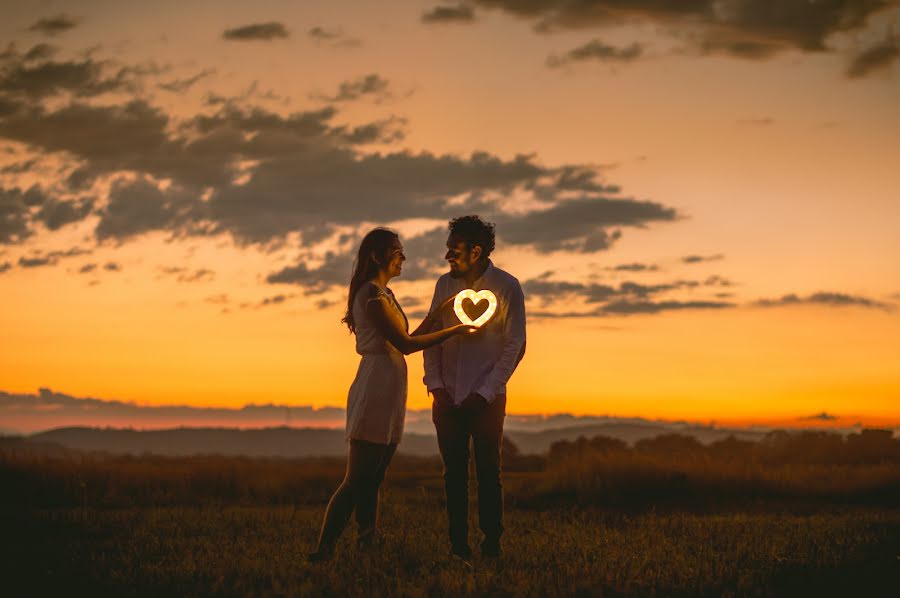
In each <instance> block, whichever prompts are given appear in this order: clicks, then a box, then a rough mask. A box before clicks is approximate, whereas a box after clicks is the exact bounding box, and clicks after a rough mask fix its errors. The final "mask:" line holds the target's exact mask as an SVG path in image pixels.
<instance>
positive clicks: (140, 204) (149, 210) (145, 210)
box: [94, 179, 200, 241]
mask: <svg viewBox="0 0 900 598" xmlns="http://www.w3.org/2000/svg"><path fill="white" fill-rule="evenodd" d="M199 201H200V200H199V198H198V197H197V196H196V195H195V194H193V193H190V192H188V191H183V190H178V189H172V188H171V187H170V188H169V189H167V190H165V191H163V190H160V189H159V187H157V186H156V185H155V184H154V183H152V182H150V181H148V180H145V179H137V180H134V181H127V180H124V179H117V180H116V181H114V182H113V185H112V187H111V189H110V192H109V202H108V204H107V205H106V206H105V207H104V208H103V209H102V210H100V212H99V214H100V222H99V223H98V224H97V228H96V230H95V231H94V234H95V235H96V237H97V239H98V240H100V241H103V240H106V239H117V240H123V239H127V238H129V237H133V236H137V235H141V234H143V233H146V232H150V231H155V230H168V231H171V232H181V231H184V230H185V229H186V228H188V227H189V225H190V223H191V221H192V220H193V217H194V212H195V211H196V210H197V206H198V204H199Z"/></svg>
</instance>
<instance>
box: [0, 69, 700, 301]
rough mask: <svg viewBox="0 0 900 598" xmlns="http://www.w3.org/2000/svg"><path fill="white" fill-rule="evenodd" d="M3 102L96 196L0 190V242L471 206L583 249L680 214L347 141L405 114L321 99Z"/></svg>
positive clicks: (264, 238)
mask: <svg viewBox="0 0 900 598" xmlns="http://www.w3.org/2000/svg"><path fill="white" fill-rule="evenodd" d="M16 60H17V59H16ZM52 64H54V65H56V64H57V63H52ZM98 64H99V63H98ZM29 68H30V67H29ZM137 70H138V69H137V67H123V68H122V69H120V71H124V72H127V73H134V72H137ZM98 77H101V78H100V79H99V80H101V81H102V80H104V79H102V76H100V75H98ZM94 79H97V77H95V78H94ZM80 81H82V84H80V85H81V86H82V87H84V86H87V87H88V88H90V87H91V86H92V85H93V84H92V83H90V82H88V83H84V81H90V79H89V78H88V79H85V78H82V79H80ZM385 83H386V80H384V79H382V78H381V77H379V76H378V75H374V76H367V77H364V78H360V79H358V80H356V81H355V82H353V81H351V82H350V85H348V86H347V87H345V88H344V89H342V90H339V91H338V96H340V95H341V94H343V97H348V98H349V97H352V96H354V95H365V94H368V93H375V92H377V91H378V90H384V89H385ZM77 88H78V87H75V88H73V89H77ZM17 89H23V87H22V86H21V85H20V86H19V87H18V88H17ZM35 89H37V88H35ZM41 89H43V91H40V92H39V93H38V92H33V93H36V94H37V96H38V97H39V98H40V99H46V98H48V97H50V96H49V95H47V94H57V92H58V91H59V89H61V88H60V87H59V86H57V87H52V86H49V87H48V86H45V87H44V88H41ZM73 95H74V96H77V95H78V94H77V93H73ZM335 97H337V96H335ZM8 98H9V95H6V96H4V95H0V103H2V102H3V101H4V100H7V101H8V104H6V105H4V106H0V137H2V138H5V139H6V140H11V141H16V142H19V143H22V144H25V145H27V146H28V147H29V149H30V150H31V151H33V152H36V153H41V154H43V155H56V156H59V157H61V158H63V159H64V160H65V161H66V163H67V164H68V166H67V170H65V171H63V172H65V173H67V174H65V179H64V181H61V182H64V183H65V184H67V185H68V186H69V189H70V190H73V191H78V190H80V189H83V188H86V187H88V186H92V187H93V188H94V189H96V188H98V187H99V188H108V191H107V192H104V193H102V194H101V195H100V196H98V197H93V198H86V197H82V198H79V199H66V200H65V201H63V200H60V199H53V200H47V199H46V198H41V199H40V201H37V200H36V199H29V197H28V196H29V194H33V192H34V193H40V189H37V191H35V190H34V189H30V190H29V191H28V192H22V191H21V190H18V189H15V190H10V191H5V192H3V195H0V202H2V203H0V206H2V209H0V240H3V241H4V242H7V243H9V242H19V241H20V240H22V239H24V238H26V237H27V236H28V235H29V234H32V229H31V223H32V219H33V222H43V223H44V224H45V226H47V227H48V228H50V227H53V226H57V227H60V226H64V225H65V224H66V223H69V222H75V221H78V220H79V219H83V218H86V217H87V216H88V215H89V214H90V215H96V216H97V217H98V221H97V224H96V228H95V229H94V236H95V238H96V240H97V241H98V242H101V243H102V242H106V241H115V242H124V241H127V240H129V239H133V238H137V237H139V236H140V235H143V234H145V233H149V232H153V231H161V232H164V233H166V234H168V235H170V236H171V238H180V237H187V236H191V235H197V236H213V235H228V236H230V237H231V239H233V240H234V241H235V242H236V243H238V244H240V245H248V244H259V245H262V246H269V245H272V244H278V243H283V242H284V241H285V240H286V239H287V236H288V235H289V234H293V233H300V239H301V243H302V244H303V245H304V246H305V247H309V246H310V245H311V244H312V243H314V242H317V241H320V240H324V239H326V238H327V237H328V236H329V235H331V234H333V233H335V232H336V231H338V230H339V229H340V228H342V227H344V228H347V227H349V228H353V227H358V226H359V225H360V224H361V223H370V222H399V221H406V220H412V219H427V220H432V221H440V220H444V221H446V220H447V219H449V218H451V217H454V216H458V215H460V214H463V213H478V214H480V215H482V216H483V217H485V218H486V219H488V220H490V221H493V222H495V223H496V224H497V227H498V229H497V230H498V239H499V241H500V243H502V244H508V245H517V246H520V247H527V248H531V249H533V250H535V251H538V252H542V253H551V252H582V253H590V252H597V251H602V250H605V249H608V248H609V247H611V246H612V245H613V244H614V243H615V242H616V241H617V240H618V239H620V238H621V236H622V235H623V229H624V228H627V227H635V228H646V227H648V226H650V225H651V224H654V223H657V222H671V221H675V220H677V219H679V218H681V217H682V216H681V215H680V214H679V213H677V211H676V210H675V209H673V208H670V207H667V206H665V205H664V204H662V203H659V202H655V201H650V200H638V199H634V198H630V197H627V196H622V194H621V192H620V189H619V187H617V186H615V185H611V184H608V183H606V182H605V181H603V180H602V177H601V173H600V171H599V170H598V169H597V168H596V167H594V166H590V165H584V164H562V165H557V166H548V165H544V164H542V163H541V162H540V161H539V160H538V159H537V157H536V156H534V155H525V154H520V155H516V156H514V157H511V158H503V157H500V156H497V155H495V154H492V153H490V152H486V151H476V152H472V153H471V154H469V155H466V156H462V155H454V154H435V153H431V152H426V151H420V152H412V151H410V150H402V151H376V152H371V151H368V152H367V151H364V150H363V149H361V148H360V146H362V145H365V144H370V143H389V142H391V141H396V140H398V139H401V138H403V135H404V134H405V125H406V121H405V119H402V118H399V117H391V118H388V119H383V120H380V121H375V122H368V123H354V124H336V123H335V120H336V117H337V114H338V111H337V110H336V109H335V107H334V106H326V107H324V108H321V109H317V110H308V111H300V112H291V113H286V114H282V113H278V112H274V111H271V110H268V109H265V108H262V107H260V106H254V105H246V104H245V103H243V101H238V100H236V99H235V98H225V99H224V100H223V101H222V102H221V103H217V104H215V106H214V108H213V109H212V110H211V111H210V110H204V111H202V112H199V113H196V114H194V115H192V116H188V117H182V118H179V119H175V118H173V117H170V115H169V114H168V113H167V112H166V111H164V110H163V109H162V108H160V107H157V106H154V105H152V104H150V103H149V102H148V101H147V100H145V99H131V100H125V101H121V102H117V103H115V104H111V105H101V104H94V103H90V104H89V103H86V102H83V101H80V100H78V99H77V97H75V98H68V99H67V100H66V99H63V98H54V99H58V100H60V101H54V102H43V101H38V102H24V101H15V100H8ZM332 99H334V98H332ZM98 181H99V182H98ZM95 183H96V185H95ZM520 199H521V200H523V201H519V200H520ZM29 202H31V203H29ZM520 206H522V207H525V211H523V209H522V207H520ZM35 208H36V209H35ZM511 208H518V209H516V211H510V210H511ZM445 234H446V233H445V231H443V230H442V229H441V228H435V229H433V230H431V231H429V232H428V233H427V234H422V235H417V236H414V237H411V238H409V239H405V240H404V242H408V243H409V244H410V246H411V247H417V246H418V250H420V251H421V253H417V255H420V256H422V257H420V258H418V259H416V260H410V262H409V263H408V264H407V265H408V268H407V271H408V273H409V275H410V276H411V277H412V279H416V278H425V277H428V276H431V275H433V273H434V272H435V268H439V267H440V265H441V264H442V262H441V261H440V256H441V255H443V241H444V237H445ZM350 263H352V256H350V255H349V254H346V253H343V252H332V254H331V255H326V256H324V258H321V257H320V258H319V259H318V260H316V259H312V258H309V257H308V256H307V257H304V258H303V259H302V260H300V261H299V263H297V264H294V265H292V266H289V267H287V268H284V269H282V270H281V271H278V272H273V273H270V274H269V275H268V279H267V280H268V281H269V282H272V283H292V284H299V285H301V286H305V287H307V292H319V291H321V289H322V288H323V285H325V288H327V287H328V286H329V285H330V286H335V285H342V284H345V283H346V277H347V276H348V275H349V272H348V270H349V264H350Z"/></svg>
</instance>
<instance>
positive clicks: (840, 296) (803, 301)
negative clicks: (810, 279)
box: [754, 291, 894, 311]
mask: <svg viewBox="0 0 900 598" xmlns="http://www.w3.org/2000/svg"><path fill="white" fill-rule="evenodd" d="M754 305H756V306H759V307H781V306H789V305H825V306H829V307H844V306H856V307H868V308H873V309H882V310H885V311H892V310H893V309H894V306H893V305H891V304H889V303H883V302H881V301H877V300H875V299H869V298H868V297H861V296H858V295H848V294H845V293H832V292H825V291H820V292H818V293H813V294H811V295H807V296H806V297H800V296H798V295H796V294H794V293H791V294H788V295H782V296H781V297H780V298H778V299H759V300H758V301H756V302H754Z"/></svg>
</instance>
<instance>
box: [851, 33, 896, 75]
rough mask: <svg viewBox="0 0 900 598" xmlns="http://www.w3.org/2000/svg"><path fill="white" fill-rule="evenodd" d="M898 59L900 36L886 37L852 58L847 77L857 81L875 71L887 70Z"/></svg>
mask: <svg viewBox="0 0 900 598" xmlns="http://www.w3.org/2000/svg"><path fill="white" fill-rule="evenodd" d="M898 57H900V36H890V37H887V38H885V39H883V40H882V41H880V42H879V43H877V44H875V45H874V46H870V47H869V48H866V49H865V50H863V51H862V52H860V53H859V54H857V55H856V56H854V57H853V61H852V62H851V63H850V66H849V67H847V76H848V77H849V78H851V79H859V78H861V77H865V76H867V75H869V74H871V73H874V72H877V71H883V70H887V69H888V68H890V66H891V65H892V64H893V63H894V61H895V60H897V58H898Z"/></svg>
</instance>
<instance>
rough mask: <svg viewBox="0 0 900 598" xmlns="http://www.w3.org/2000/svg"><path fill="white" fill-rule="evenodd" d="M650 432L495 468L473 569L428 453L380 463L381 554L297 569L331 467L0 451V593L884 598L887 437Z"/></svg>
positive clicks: (895, 495) (311, 541) (896, 463)
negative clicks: (690, 440) (714, 445)
mask: <svg viewBox="0 0 900 598" xmlns="http://www.w3.org/2000/svg"><path fill="white" fill-rule="evenodd" d="M663 440H664V441H660V442H659V443H657V445H653V444H645V445H643V446H638V447H635V448H634V449H631V448H627V447H623V446H621V445H616V444H615V443H610V442H607V441H604V440H597V439H595V441H585V442H577V443H569V444H560V445H557V446H556V447H555V448H554V449H553V451H552V452H551V454H550V455H549V456H545V457H528V458H522V459H520V460H516V458H514V455H510V458H509V459H507V458H506V457H504V459H505V460H504V467H505V472H504V476H503V480H504V489H505V498H506V513H505V516H504V525H505V527H506V534H505V535H504V541H503V548H504V555H503V557H502V558H501V559H500V560H499V561H496V560H491V559H484V558H481V557H480V556H478V555H477V551H476V557H475V559H474V560H473V563H472V564H471V566H470V565H467V564H465V563H462V562H460V561H458V560H454V559H450V558H449V557H448V550H449V545H448V539H447V533H446V516H445V512H444V500H443V486H442V480H441V476H440V462H439V460H438V459H436V458H414V457H406V456H403V455H398V456H397V458H396V459H395V461H394V462H393V463H392V465H391V468H390V469H389V471H388V476H387V480H386V482H385V486H384V489H383V491H382V509H381V526H380V529H381V532H382V542H381V543H380V545H378V546H377V547H376V550H375V551H372V552H360V551H359V549H357V548H356V546H355V542H354V539H355V529H354V528H353V525H354V524H352V523H351V525H350V526H349V527H348V529H347V531H346V532H345V534H344V536H343V538H342V539H341V542H340V544H339V546H338V550H337V558H336V559H335V561H333V562H330V563H323V564H315V565H310V564H307V563H306V562H305V556H306V554H307V553H308V552H310V551H312V550H313V548H314V545H315V541H316V537H317V535H318V532H319V526H320V525H321V522H322V516H323V514H324V510H325V503H326V502H327V500H328V498H329V496H330V495H331V492H332V491H333V490H334V488H335V487H336V486H337V484H338V483H339V481H340V478H341V477H342V474H343V467H344V460H343V459H336V458H319V459H250V458H240V457H183V458H176V457H157V456H149V455H147V456H140V457H133V456H132V457H129V456H110V455H99V454H83V453H76V452H67V451H61V452H60V451H57V452H55V453H49V454H48V453H46V452H44V453H42V452H34V451H29V450H26V449H25V445H22V444H16V445H10V446H12V447H13V448H12V449H10V448H9V447H7V449H6V450H3V447H0V489H2V492H0V529H2V531H3V533H2V536H0V537H2V542H0V576H2V577H0V579H2V582H0V583H2V585H0V587H2V594H3V595H4V596H60V595H72V594H76V595H116V596H335V595H337V596H467V595H474V596H488V595H490V596H618V595H639V596H645V595H646V596H805V595H840V596H847V595H854V596H856V595H858V596H896V595H897V588H900V459H898V455H897V444H896V443H897V441H896V440H892V439H889V438H887V439H882V440H883V441H884V442H883V448H884V450H883V451H882V452H878V451H874V450H870V449H871V448H872V447H871V446H870V445H866V446H864V447H863V448H865V449H866V450H865V452H862V451H858V452H857V453H856V456H853V455H850V454H849V453H848V452H847V451H846V450H845V449H846V447H847V446H851V445H836V447H837V449H838V450H836V452H835V451H832V452H831V453H829V452H827V451H825V452H822V451H820V450H819V449H818V448H817V449H816V450H815V451H813V450H810V451H807V452H803V451H802V450H801V451H798V450H795V449H793V448H792V449H790V450H789V451H787V452H784V453H782V454H772V453H771V450H772V449H771V447H769V448H767V447H765V446H750V445H747V446H735V447H732V448H733V449H734V450H732V451H731V452H730V453H726V452H725V451H723V450H719V451H718V452H717V451H716V450H712V449H709V448H702V447H701V448H698V447H696V446H690V445H688V446H687V447H686V448H684V447H683V449H684V450H676V449H677V446H676V447H675V449H673V443H676V444H677V443H679V442H683V440H679V439H677V438H669V439H668V440H665V439H663ZM781 440H784V439H781ZM788 440H790V439H788ZM814 440H816V439H815V438H814ZM825 440H827V441H828V442H832V440H830V439H827V438H825ZM820 441H822V438H819V439H818V440H816V442H817V443H819V444H816V445H815V446H820V445H821V442H820ZM879 442H881V441H879ZM654 446H656V448H654ZM872 446H874V445H872ZM866 447H868V448H866ZM851 448H852V446H851ZM735 450H739V451H742V452H740V453H736V452H735ZM767 451H768V452H767ZM788 457H789V458H788ZM474 486H475V483H474V481H473V482H472V488H471V489H470V495H471V497H472V501H473V502H472V505H471V508H470V513H471V516H472V521H471V530H472V531H471V536H470V543H471V545H472V546H473V547H477V545H478V542H479V540H480V532H478V528H477V516H476V513H477V506H476V504H475V502H474V500H475V492H474Z"/></svg>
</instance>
